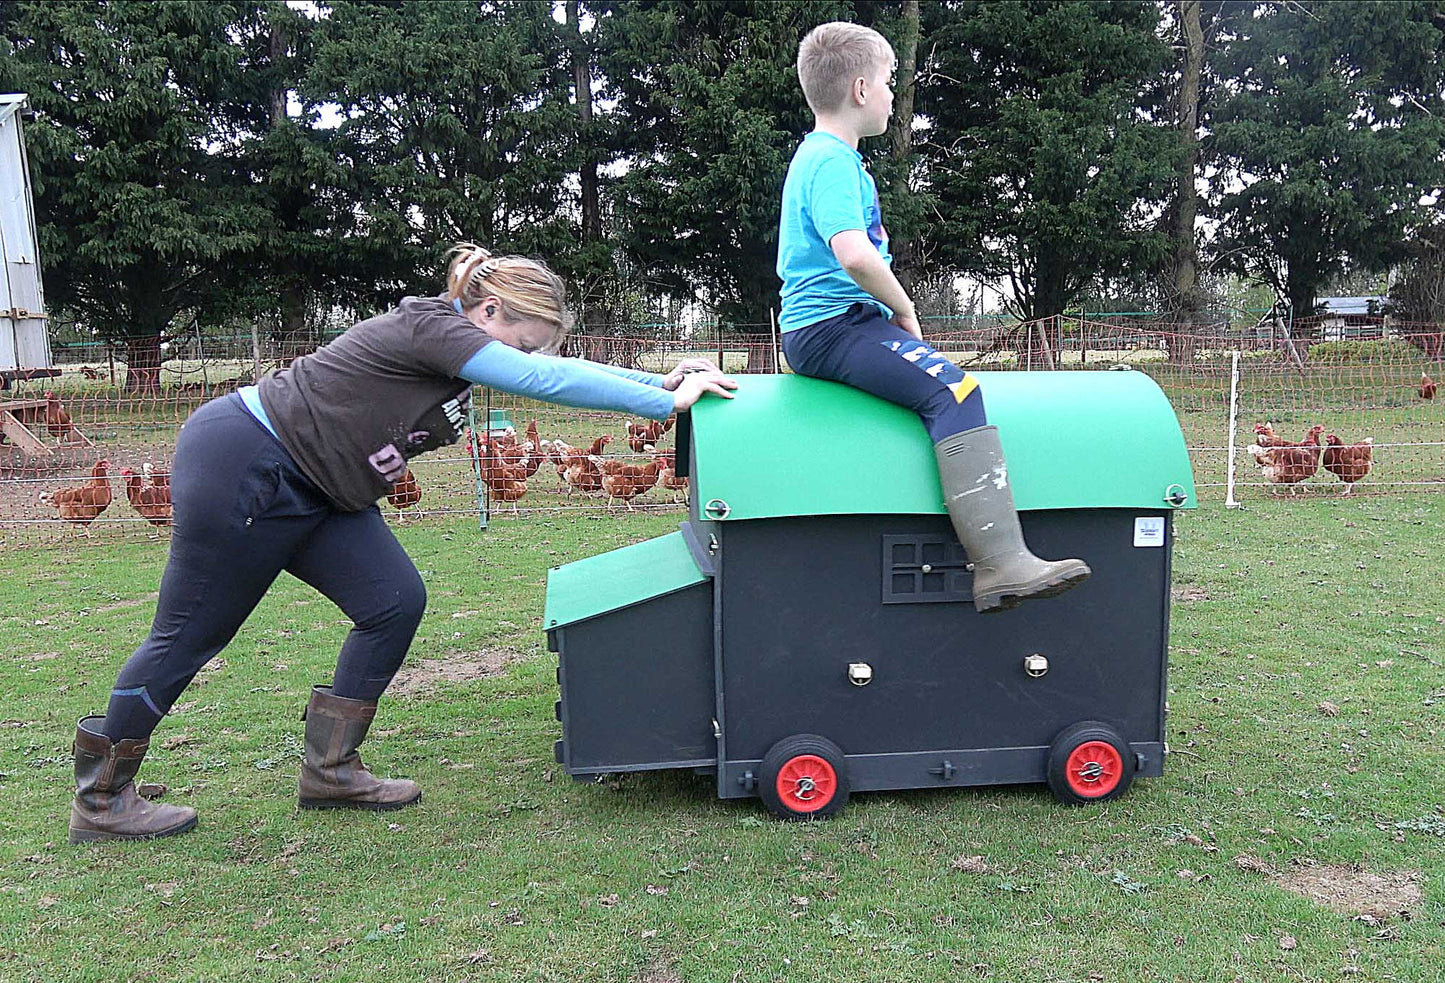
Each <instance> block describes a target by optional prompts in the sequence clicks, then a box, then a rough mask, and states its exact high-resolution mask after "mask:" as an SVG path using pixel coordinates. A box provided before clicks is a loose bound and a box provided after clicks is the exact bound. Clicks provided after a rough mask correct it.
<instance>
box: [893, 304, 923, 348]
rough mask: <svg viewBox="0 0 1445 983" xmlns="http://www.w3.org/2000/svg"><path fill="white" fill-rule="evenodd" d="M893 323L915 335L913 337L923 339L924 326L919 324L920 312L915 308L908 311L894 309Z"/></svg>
mask: <svg viewBox="0 0 1445 983" xmlns="http://www.w3.org/2000/svg"><path fill="white" fill-rule="evenodd" d="M893 323H894V324H896V325H898V326H899V327H900V328H902V329H903V330H904V331H907V332H908V333H909V334H911V335H913V337H915V338H917V339H918V340H919V341H922V340H923V328H922V327H920V326H919V324H918V312H917V311H916V310H914V309H913V308H909V309H908V310H906V311H894V312H893Z"/></svg>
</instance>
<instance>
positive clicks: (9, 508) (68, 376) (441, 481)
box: [0, 317, 1445, 543]
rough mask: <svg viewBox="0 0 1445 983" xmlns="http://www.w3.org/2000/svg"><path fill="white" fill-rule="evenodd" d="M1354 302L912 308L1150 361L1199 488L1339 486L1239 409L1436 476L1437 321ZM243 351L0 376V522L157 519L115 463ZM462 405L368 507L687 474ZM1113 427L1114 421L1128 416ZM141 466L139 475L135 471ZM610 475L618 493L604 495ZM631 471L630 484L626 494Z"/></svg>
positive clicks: (748, 349) (550, 425) (555, 423)
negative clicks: (99, 469) (574, 458)
mask: <svg viewBox="0 0 1445 983" xmlns="http://www.w3.org/2000/svg"><path fill="white" fill-rule="evenodd" d="M1350 320H1351V323H1348V324H1346V323H1338V322H1320V323H1316V324H1301V323H1298V322H1297V323H1296V324H1294V325H1292V326H1290V327H1289V328H1287V329H1285V328H1283V326H1281V325H1278V324H1268V325H1254V326H1250V327H1248V328H1242V329H1234V328H1228V327H1222V326H1214V325H1211V326H1207V327H1197V328H1196V327H1188V326H1181V325H1177V324H1163V323H1156V322H1141V321H1140V320H1139V319H1137V318H1109V317H1082V318H1079V317H1057V318H1047V319H1045V320H1043V321H1036V322H1025V323H1018V322H1007V323H1000V322H999V321H998V320H997V319H994V320H992V321H989V322H980V321H978V320H967V319H952V320H951V319H934V320H932V321H930V322H928V323H927V324H926V325H925V334H926V337H927V339H928V340H929V342H930V343H932V344H933V345H934V346H935V347H936V348H938V349H939V350H940V351H942V352H944V353H946V354H947V355H948V356H949V357H950V358H951V359H953V360H954V361H955V362H957V363H958V364H960V365H962V366H964V367H965V368H968V369H971V370H975V371H1042V370H1054V371H1091V370H1110V369H1116V368H1121V367H1127V368H1129V369H1131V370H1133V371H1140V372H1145V373H1147V374H1148V375H1149V376H1150V377H1152V378H1153V379H1154V380H1155V381H1156V382H1158V384H1159V385H1160V386H1161V387H1162V389H1163V390H1164V392H1165V393H1166V394H1167V395H1168V397H1169V399H1170V401H1171V403H1172V404H1173V406H1174V409H1175V412H1176V413H1177V415H1178V418H1179V422H1180V425H1181V427H1182V429H1183V432H1184V438H1185V442H1186V444H1187V446H1188V448H1189V453H1190V457H1191V460H1192V462H1193V465H1194V472H1195V481H1196V484H1197V486H1198V488H1199V492H1200V498H1201V501H1202V502H1203V503H1204V504H1205V505H1206V507H1208V505H1210V504H1223V503H1226V502H1229V503H1233V502H1238V501H1247V500H1249V499H1250V498H1251V497H1254V498H1258V497H1260V496H1265V495H1270V494H1278V493H1281V492H1282V491H1283V490H1285V489H1292V490H1293V491H1294V492H1295V493H1298V492H1300V491H1301V490H1303V491H1305V492H1306V493H1308V492H1309V491H1310V490H1314V491H1315V492H1320V491H1323V492H1329V493H1334V492H1335V491H1336V489H1338V490H1339V491H1340V492H1343V491H1345V490H1346V487H1347V483H1346V482H1345V481H1342V480H1341V478H1340V477H1339V476H1337V475H1336V474H1335V473H1332V472H1331V471H1330V470H1329V469H1328V468H1327V467H1326V466H1324V465H1325V464H1327V463H1328V455H1329V451H1328V450H1326V451H1323V452H1321V453H1320V455H1318V456H1319V457H1321V458H1322V460H1321V461H1320V466H1319V467H1318V468H1317V469H1315V470H1314V471H1313V472H1312V473H1311V474H1310V475H1308V476H1304V477H1301V476H1300V475H1299V473H1298V471H1297V470H1294V471H1292V470H1290V469H1289V468H1288V467H1285V468H1279V467H1275V468H1274V469H1273V470H1271V469H1270V467H1269V465H1270V464H1271V463H1272V462H1271V458H1270V456H1269V455H1267V454H1266V455H1264V456H1263V457H1264V460H1263V461H1260V460H1257V459H1256V456H1255V455H1253V454H1251V453H1250V452H1249V451H1248V447H1249V445H1250V444H1251V443H1253V442H1254V441H1255V440H1256V432H1255V428H1256V427H1257V426H1259V425H1263V424H1266V423H1267V424H1270V425H1271V426H1272V427H1273V430H1274V431H1275V432H1276V434H1277V435H1278V438H1279V439H1280V440H1288V441H1293V442H1300V441H1304V440H1305V439H1306V438H1307V434H1308V433H1309V431H1310V429H1311V428H1312V427H1316V426H1318V427H1320V428H1321V431H1320V435H1321V437H1320V439H1322V440H1323V439H1326V438H1327V437H1328V435H1330V434H1335V435H1337V436H1338V438H1339V439H1340V441H1341V443H1342V445H1359V444H1362V443H1364V442H1365V440H1366V438H1370V440H1371V443H1370V445H1369V448H1368V454H1369V460H1368V464H1369V470H1368V472H1367V473H1364V474H1355V472H1357V471H1359V465H1358V461H1359V459H1360V455H1361V454H1362V453H1365V452H1361V451H1358V450H1352V451H1350V452H1349V454H1350V455H1351V456H1350V460H1351V461H1354V462H1357V463H1356V464H1355V466H1354V469H1353V470H1352V471H1350V472H1349V473H1350V474H1351V475H1353V477H1354V478H1355V479H1357V480H1354V481H1352V482H1350V484H1353V486H1354V487H1353V489H1352V491H1353V492H1354V493H1356V494H1375V495H1381V494H1398V493H1402V492H1404V493H1408V492H1412V491H1421V490H1437V489H1445V397H1440V398H1435V393H1434V389H1433V385H1431V384H1432V383H1433V381H1434V380H1436V379H1438V378H1440V377H1441V376H1442V375H1445V372H1442V364H1441V357H1442V352H1445V344H1442V338H1445V327H1442V326H1441V325H1401V324H1398V323H1390V322H1385V321H1384V320H1383V319H1373V321H1372V320H1371V319H1365V318H1352V319H1350ZM213 347H220V346H213ZM85 354H90V355H92V356H93V355H94V353H85ZM188 354H190V355H192V356H194V355H195V354H196V353H194V352H191V353H188ZM242 354H244V353H242V352H225V351H223V352H221V355H219V356H218V355H215V354H211V355H209V356H208V357H207V358H196V357H191V358H173V359H168V360H167V361H166V362H164V363H163V365H162V368H161V372H160V374H159V378H158V382H159V384H158V386H156V387H154V388H151V389H150V390H148V391H144V392H126V391H125V389H124V387H123V386H124V382H125V371H124V369H125V367H124V365H123V363H112V360H111V358H110V357H108V356H107V357H103V358H94V357H91V358H90V360H89V361H85V360H83V359H84V354H82V356H81V359H76V360H72V361H71V362H69V363H68V364H64V365H62V366H61V374H60V375H59V376H58V377H54V378H48V379H32V380H23V381H18V382H15V383H13V384H12V385H11V386H10V387H9V388H8V389H6V390H4V391H0V423H3V424H4V438H3V440H0V541H4V542H6V543H23V542H28V541H65V540H67V539H71V538H73V537H75V536H77V535H80V534H81V533H82V531H83V532H87V533H89V534H91V535H95V536H104V535H109V536H127V535H129V536H164V535H166V533H165V531H164V528H163V527H158V526H155V525H152V524H151V523H150V522H148V521H147V519H146V518H145V517H144V515H145V514H146V513H147V512H150V513H152V514H153V513H154V510H153V509H147V507H146V502H147V499H145V498H144V497H142V498H140V499H138V502H139V504H138V505H134V506H133V505H132V503H131V501H129V500H128V497H127V494H126V491H127V489H126V484H125V482H124V480H123V479H122V478H121V477H120V475H121V472H122V471H123V470H124V469H131V470H133V471H135V472H137V473H138V474H142V475H143V473H144V471H145V470H146V469H147V466H149V469H150V470H151V471H152V472H159V473H161V474H162V475H163V474H164V472H165V470H166V469H167V468H168V466H169V462H170V459H171V454H172V452H173V449H174V445H175V437H176V434H177V432H178V431H179V429H180V426H181V424H182V423H183V422H184V421H185V419H186V417H187V416H188V415H189V414H190V413H191V412H192V411H193V410H194V409H195V408H196V407H198V406H199V405H200V404H201V403H202V402H204V401H205V400H206V399H208V398H212V397H214V396H216V395H219V394H223V393H226V392H230V391H233V390H234V389H236V388H237V387H239V386H240V385H244V384H248V383H250V382H251V381H253V379H254V377H255V373H256V371H257V369H259V370H261V371H267V370H269V369H270V368H272V367H273V366H274V365H276V364H277V363H278V359H277V357H276V355H275V353H261V354H262V355H264V357H259V356H254V357H249V358H247V357H238V356H240V355H242ZM565 354H569V355H580V356H584V357H588V358H592V359H594V360H598V361H606V362H611V363H613V364H618V365H624V366H627V367H631V368H641V369H647V370H650V371H666V369H667V368H669V367H670V366H671V365H673V364H674V363H675V362H677V361H678V360H679V359H681V358H684V357H688V356H705V357H709V358H711V359H713V360H714V361H716V362H719V363H721V364H722V366H723V367H724V368H725V369H726V370H727V371H728V372H731V373H744V372H749V371H762V372H772V371H784V372H786V371H788V367H787V364H786V359H784V358H782V356H781V354H780V353H779V352H778V350H777V346H776V344H775V341H774V338H773V336H772V335H771V333H770V332H769V331H768V329H767V327H766V326H763V327H762V330H761V331H760V332H759V333H756V334H739V333H725V332H721V331H716V330H697V329H691V330H689V329H681V328H678V327H677V326H666V327H664V328H662V329H658V328H657V327H650V328H649V330H646V331H637V332H633V333H628V334H616V335H588V334H579V335H575V336H573V337H571V338H569V339H568V344H567V350H566V352H565ZM223 356H229V357H223ZM112 364H115V369H114V373H115V374H114V379H113V380H112ZM47 394H53V399H47ZM1427 396H1428V397H1429V398H1427ZM473 412H474V419H473V421H472V422H473V432H474V435H475V439H474V440H473V441H471V442H469V443H464V444H458V445H456V446H455V447H452V448H448V449H445V450H443V451H440V452H437V453H434V454H430V455H427V456H425V457H422V458H419V459H417V460H416V461H414V462H413V464H412V469H413V473H414V474H415V477H416V481H417V487H418V489H419V490H420V493H421V497H420V500H419V501H418V502H416V503H415V504H414V505H410V506H409V507H408V508H406V510H405V511H404V512H402V511H398V510H396V509H395V508H393V507H392V506H390V505H389V504H388V503H386V502H383V503H382V509H383V511H384V512H387V513H388V514H389V515H391V516H392V517H393V518H395V519H398V520H401V521H421V520H426V519H435V518H455V517H457V516H470V517H473V518H475V519H477V520H478V521H479V522H485V521H487V519H488V518H489V517H490V518H496V517H505V518H511V517H514V516H518V517H520V516H527V515H531V514H536V513H540V512H546V513H557V512H575V511H593V512H596V511H600V510H606V509H608V508H613V509H628V508H631V509H657V510H670V509H680V508H682V503H683V502H684V501H685V496H686V491H685V489H683V488H682V487H679V486H680V485H681V484H682V483H681V482H680V481H669V480H668V478H669V472H668V470H667V462H666V460H665V455H666V452H667V451H669V450H671V449H672V447H673V439H674V435H673V434H672V433H661V434H655V433H644V432H639V431H638V427H640V426H641V425H642V424H645V423H646V421H640V420H639V421H628V420H627V419H626V418H625V417H621V416H619V415H616V414H610V413H597V412H592V411H586V410H576V409H569V408H566V407H560V406H553V405H549V404H543V403H538V402H535V401H532V400H528V399H523V398H520V397H516V396H512V395H508V394H505V393H499V392H494V391H487V390H484V389H480V388H479V389H477V390H476V391H475V392H474V399H473ZM532 423H535V433H536V435H537V443H538V444H542V442H544V441H545V442H546V444H545V445H544V446H541V447H533V448H532V451H533V453H530V454H529V452H528V446H529V445H528V443H527V441H528V437H527V434H528V429H529V424H532ZM629 423H630V424H632V429H631V431H629ZM786 427H787V421H786V420H779V421H778V428H779V433H780V434H783V433H785V432H786ZM489 436H490V437H491V438H493V439H494V440H495V442H496V444H497V446H498V448H499V451H500V452H501V453H502V455H504V458H503V461H502V463H501V465H500V466H499V467H498V466H490V467H489V466H488V457H489V455H488V453H487V450H486V443H485V442H486V440H487V439H488V437H489ZM1119 437H1120V439H1128V434H1127V432H1121V433H1120V434H1119ZM559 440H560V441H562V442H563V443H564V444H565V445H567V446H570V447H573V448H577V449H579V450H590V449H592V448H594V447H598V446H600V448H601V453H600V455H598V456H600V457H602V458H604V459H610V460H615V461H618V462H620V463H623V464H629V465H635V466H639V467H646V466H648V465H649V464H650V463H651V462H653V461H654V460H655V459H659V458H662V460H658V463H657V465H656V468H655V471H656V472H657V475H656V480H655V481H650V479H649V478H644V479H643V481H642V482H640V484H642V485H646V486H647V487H646V488H645V490H641V491H640V492H638V491H637V488H636V485H637V484H639V483H637V482H625V481H614V482H609V483H607V484H608V487H603V486H602V485H601V484H600V483H599V478H598V477H597V476H596V475H593V474H590V473H587V472H586V469H582V470H581V471H579V473H577V474H574V475H571V476H570V478H569V475H568V473H567V470H566V469H565V468H559V467H558V465H557V463H556V461H555V460H554V459H551V458H553V457H555V455H552V454H551V452H552V450H553V442H555V441H559ZM549 455H551V456H550V457H549ZM524 458H529V459H528V460H525V461H524V460H523V459H524ZM544 458H545V459H544ZM101 460H104V461H106V462H107V471H108V475H107V477H106V478H104V479H98V478H96V477H94V471H95V468H96V465H97V462H99V461H101ZM1305 464H1306V465H1307V464H1308V457H1306V458H1305ZM519 466H520V467H522V468H523V469H524V470H526V471H527V472H528V473H526V474H525V475H523V476H521V479H520V482H517V481H513V480H511V479H512V477H513V476H512V475H511V474H510V469H513V468H516V467H519ZM649 470H653V469H649ZM101 482H104V483H105V484H107V485H108V486H109V487H110V489H111V501H110V504H109V505H108V506H107V507H106V508H105V509H104V510H103V511H101V512H99V514H98V515H97V516H96V517H95V518H94V519H93V520H92V521H90V522H88V523H85V524H84V525H82V524H81V523H79V522H67V521H64V520H61V519H59V518H58V516H59V514H60V511H61V510H60V509H59V508H58V507H57V505H56V504H55V502H56V498H57V493H59V492H63V491H64V490H67V489H77V488H81V487H84V486H86V485H90V486H92V487H98V485H99V483H101ZM132 482H135V479H132ZM150 484H151V482H150V480H149V479H146V478H144V477H142V478H141V479H140V485H141V487H142V488H145V487H149V486H150ZM669 485H672V487H669ZM609 488H610V490H611V491H614V492H622V493H624V494H623V495H622V496H619V495H617V494H613V495H609V494H608V491H609ZM629 491H631V492H636V493H635V494H632V495H630V496H629V495H626V493H627V492H629ZM58 497H60V498H65V497H66V496H65V495H63V494H62V495H60V496H58ZM71 497H75V496H71ZM82 497H83V496H82ZM102 497H103V494H102ZM502 499H507V500H506V501H503V500H502ZM609 501H610V504H609Z"/></svg>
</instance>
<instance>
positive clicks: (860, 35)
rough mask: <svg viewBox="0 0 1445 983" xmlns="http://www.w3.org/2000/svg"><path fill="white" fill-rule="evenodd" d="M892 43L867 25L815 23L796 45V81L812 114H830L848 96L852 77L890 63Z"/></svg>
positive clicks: (865, 73)
mask: <svg viewBox="0 0 1445 983" xmlns="http://www.w3.org/2000/svg"><path fill="white" fill-rule="evenodd" d="M893 57H894V56H893V46H892V45H891V44H889V43H888V39H887V38H885V37H884V36H883V35H881V34H879V33H878V32H877V31H875V30H873V29H872V28H871V27H862V26H861V25H858V24H849V23H848V22H847V21H832V22H830V23H827V24H819V25H818V26H817V27H815V28H813V29H812V30H811V31H809V32H808V36H807V37H805V38H803V43H802V44H800V45H798V81H799V82H800V83H802V86H803V98H805V99H807V100H808V108H810V109H812V110H813V112H815V113H830V112H833V111H834V110H837V109H839V108H841V107H842V105H843V103H844V102H845V101H847V99H848V90H849V88H851V87H852V85H853V80H854V79H856V78H858V77H859V76H862V75H867V74H868V73H869V72H871V71H872V70H873V69H874V68H875V67H876V66H877V65H878V63H879V62H880V61H886V62H888V63H890V64H891V63H892V62H893Z"/></svg>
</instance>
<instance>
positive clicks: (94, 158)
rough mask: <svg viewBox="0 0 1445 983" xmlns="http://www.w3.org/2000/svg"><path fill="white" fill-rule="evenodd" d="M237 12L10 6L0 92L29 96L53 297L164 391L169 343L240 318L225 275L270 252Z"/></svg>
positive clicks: (167, 5) (121, 4)
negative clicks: (244, 155)
mask: <svg viewBox="0 0 1445 983" xmlns="http://www.w3.org/2000/svg"><path fill="white" fill-rule="evenodd" d="M242 13H243V11H242V9H241V8H240V7H239V6H238V5H236V4H231V3H208V4H192V3H177V2H163V3H142V2H126V0H114V2H109V3H64V4H52V3H17V4H9V5H7V6H6V10H5V15H4V21H3V28H4V38H3V48H0V50H3V53H4V57H3V58H0V89H3V90H6V91H20V92H26V93H28V94H29V96H30V103H31V106H32V107H33V108H34V110H35V112H36V119H35V121H34V122H33V123H32V124H31V125H30V126H29V127H27V130H26V136H27V143H28V149H29V155H30V167H31V177H32V181H33V189H34V194H35V209H36V218H37V224H38V226H39V235H40V240H41V250H42V252H41V255H42V256H43V257H44V262H45V287H46V294H47V298H48V300H49V303H50V304H51V306H52V307H53V308H56V309H60V308H64V309H66V310H69V311H73V312H75V313H76V315H77V316H78V317H79V318H80V319H81V320H82V321H83V322H84V323H86V324H87V325H88V326H89V327H90V328H91V329H92V330H94V331H95V332H96V333H98V334H99V335H101V336H102V337H105V338H107V339H111V340H114V341H117V342H123V343H124V344H125V347H126V356H127V363H128V372H127V375H126V388H127V389H129V390H131V391H151V390H154V389H155V388H156V386H157V385H158V383H159V375H160V345H161V342H162V340H163V337H164V336H165V333H166V332H169V331H185V330H188V328H189V325H190V324H191V323H192V320H193V319H194V320H195V321H198V322H200V323H206V322H215V321H219V320H221V319H223V318H224V317H226V316H227V315H228V314H229V313H231V312H232V311H234V310H235V301H236V298H235V297H234V296H233V295H231V294H229V293H228V292H227V291H226V290H224V289H223V279H224V278H223V276H222V274H223V271H225V270H226V269H227V268H228V267H230V266H232V265H233V263H234V261H235V260H236V259H237V258H238V257H240V256H242V255H244V254H245V253H246V252H247V251H248V250H251V249H253V248H254V247H255V245H256V243H257V232H256V224H257V223H256V215H255V210H254V207H253V201H252V198H251V195H250V189H249V187H248V186H247V182H246V181H245V180H244V179H243V169H242V167H241V166H240V162H239V158H240V155H241V150H240V145H239V141H238V140H237V134H236V128H235V123H236V120H235V116H234V112H233V107H232V106H231V105H230V104H229V103H228V100H229V99H230V97H231V95H232V94H233V92H234V91H235V88H236V86H237V84H238V83H237V77H238V72H239V66H240V64H241V52H240V51H239V50H238V49H237V47H236V45H235V43H234V41H233V38H232V33H231V28H232V26H233V25H234V24H236V23H237V21H238V19H239V18H240V17H241V16H242Z"/></svg>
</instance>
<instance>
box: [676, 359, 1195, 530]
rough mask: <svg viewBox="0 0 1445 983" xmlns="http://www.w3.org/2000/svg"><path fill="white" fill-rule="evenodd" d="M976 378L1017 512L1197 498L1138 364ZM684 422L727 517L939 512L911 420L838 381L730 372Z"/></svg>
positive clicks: (933, 479) (927, 447)
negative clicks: (1175, 492)
mask: <svg viewBox="0 0 1445 983" xmlns="http://www.w3.org/2000/svg"><path fill="white" fill-rule="evenodd" d="M974 375H975V376H977V378H978V380H979V384H980V385H981V386H982V388H983V393H984V404H985V406H986V407H987V410H988V419H989V423H991V424H996V425H997V426H998V428H999V436H1000V439H1001V440H1002V441H1003V448H1004V455H1005V457H1006V458H1007V460H1008V468H1009V477H1010V479H1011V481H1012V485H1013V492H1014V502H1015V504H1016V505H1017V506H1018V508H1019V509H1021V510H1035V509H1086V508H1132V509H1145V508H1147V509H1158V508H1167V507H1169V505H1170V503H1169V502H1168V501H1167V500H1166V495H1168V494H1169V492H1170V490H1171V489H1173V488H1175V486H1177V487H1178V489H1182V493H1183V495H1184V500H1183V502H1182V504H1180V505H1179V506H1177V507H1181V508H1194V507H1195V505H1196V501H1195V493H1194V474H1193V470H1192V469H1191V467H1190V463H1189V453H1188V451H1187V450H1186V449H1185V446H1184V435H1183V433H1181V431H1180V429H1179V421H1178V419H1177V418H1176V417H1175V415H1174V410H1173V408H1172V407H1171V406H1170V405H1169V400H1168V399H1167V398H1166V397H1165V395H1164V392H1163V390H1161V389H1160V388H1159V386H1158V384H1157V383H1155V382H1154V380H1153V379H1151V378H1150V377H1149V376H1148V375H1147V374H1145V373H1143V372H1138V371H1128V372H1123V371H1120V372H1108V371H1099V372H1086V371H1075V372H977V373H974ZM692 426H693V439H694V442H695V444H694V446H695V454H696V458H697V473H696V475H695V476H694V478H693V492H692V494H693V495H694V496H696V500H697V502H698V503H699V505H700V506H706V504H707V503H708V502H710V501H712V500H714V499H716V500H719V501H721V502H724V503H726V505H727V508H728V511H727V516H726V518H727V520H729V521H732V520H739V519H766V518H778V517H782V516H805V515H860V514H870V513H879V514H919V513H925V514H926V513H942V512H944V511H945V509H944V507H943V493H942V491H941V490H940V488H939V484H938V465H937V463H936V462H935V460H934V456H933V443H932V441H931V440H929V437H928V433H927V431H926V430H924V428H923V424H922V422H921V421H920V420H919V418H918V416H917V415H916V414H914V413H913V412H911V411H909V410H906V409H904V408H902V407H900V406H895V405H893V404H891V403H888V402H885V401H884V400H881V399H878V398H876V397H874V396H869V395H867V394H866V393H863V392H860V391H859V390H856V389H853V388H851V387H849V386H844V385H841V384H839V383H835V382H824V381H821V380H818V379H809V378H805V377H803V376H797V375H743V376H739V377H738V390H737V395H736V398H734V399H732V400H723V399H719V398H717V397H705V398H704V399H702V400H701V401H699V403H698V404H697V405H696V406H695V407H693V411H692ZM705 514H706V513H705ZM709 517H716V514H715V513H712V514H709Z"/></svg>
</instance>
